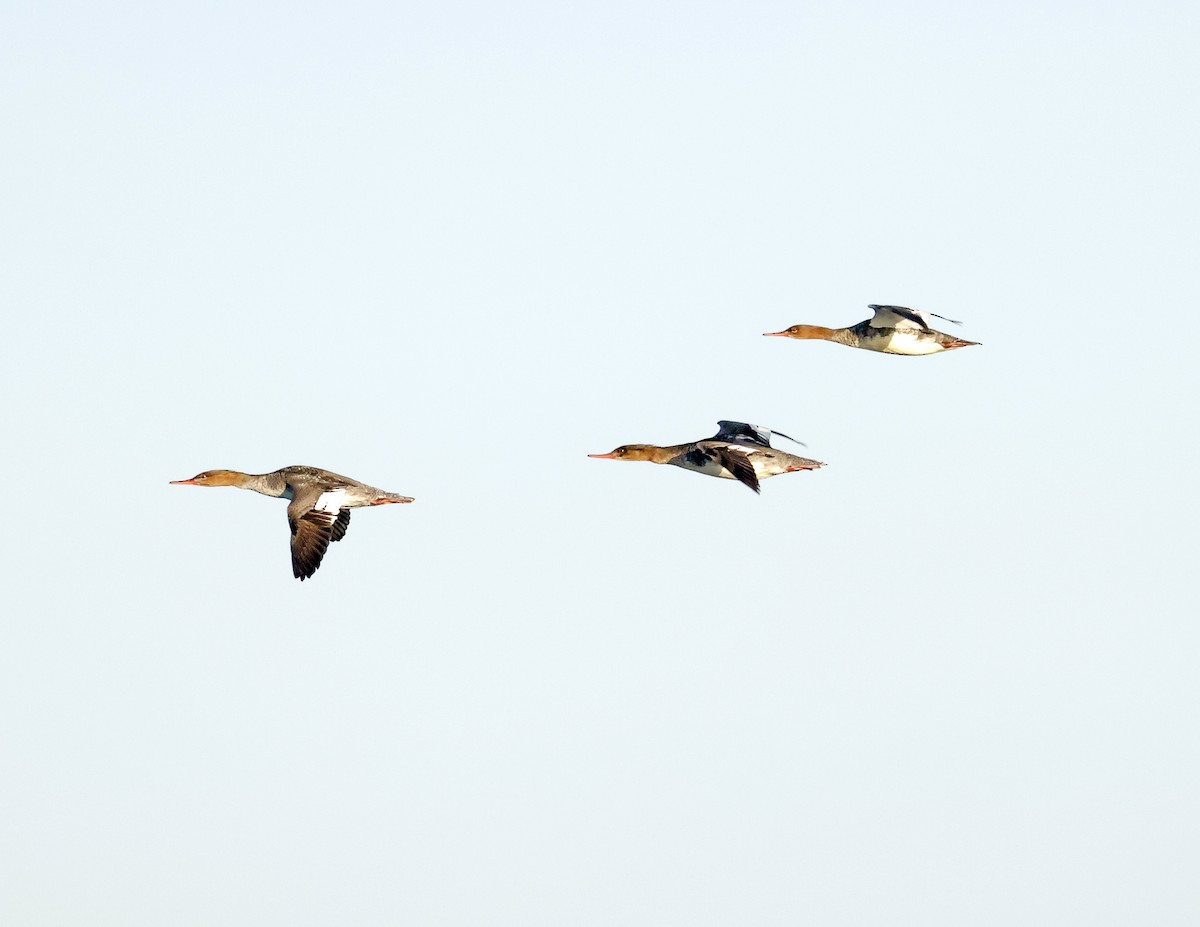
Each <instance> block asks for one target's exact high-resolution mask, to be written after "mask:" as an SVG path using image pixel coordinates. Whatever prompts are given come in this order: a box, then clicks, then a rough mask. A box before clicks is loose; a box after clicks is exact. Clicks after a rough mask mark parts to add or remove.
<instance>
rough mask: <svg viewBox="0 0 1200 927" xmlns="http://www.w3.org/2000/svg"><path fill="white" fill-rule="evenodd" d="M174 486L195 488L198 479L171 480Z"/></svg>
mask: <svg viewBox="0 0 1200 927" xmlns="http://www.w3.org/2000/svg"><path fill="white" fill-rule="evenodd" d="M171 485H172V486H195V485H196V478H195V477H194V476H193V477H192V478H191V479H190V480H171Z"/></svg>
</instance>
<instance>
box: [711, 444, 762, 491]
mask: <svg viewBox="0 0 1200 927" xmlns="http://www.w3.org/2000/svg"><path fill="white" fill-rule="evenodd" d="M716 450H717V456H718V457H720V458H721V466H723V467H724V468H725V469H726V470H728V471H729V472H730V473H732V474H733V475H734V476H735V477H736V478H737V479H738V480H740V481H741V482H743V483H745V484H746V485H747V486H749V487H750V488H751V489H753V490H754V491H755V492H761V490H760V489H759V487H758V474H757V473H755V472H754V464H752V463H751V462H750V456H749V455H748V454H743V453H740V452H739V451H735V450H732V449H730V448H728V447H718V448H717V449H716Z"/></svg>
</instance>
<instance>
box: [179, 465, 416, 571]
mask: <svg viewBox="0 0 1200 927" xmlns="http://www.w3.org/2000/svg"><path fill="white" fill-rule="evenodd" d="M171 483H172V485H175V486H236V487H237V488H238V489H253V490H254V491H255V492H260V493H262V494H263V495H264V496H274V497H276V498H283V499H288V500H290V501H289V503H288V509H287V516H288V526H289V527H290V528H291V529H292V575H293V576H295V577H296V578H297V579H299V580H301V581H304V580H306V579H308V578H309V577H310V576H312V575H313V573H315V572H317V567H319V566H320V565H321V558H322V557H324V556H325V551H326V550H328V549H329V544H330V542H331V541H340V540H341V539H342V538H344V537H345V536H346V528H347V527H348V526H349V525H350V510H351V509H352V508H357V507H358V506H362V505H387V504H388V503H390V502H412V501H413V500H412V497H411V496H401V495H399V494H398V493H394V492H387V491H385V490H382V489H376V488H375V487H374V486H368V485H367V484H366V483H360V482H359V481H358V480H352V479H350V477H348V476H338V475H337V474H336V473H330V472H329V471H328V470H322V469H320V468H319V467H283V468H281V469H279V470H275V471H274V472H272V473H240V472H238V471H237V470H205V471H204V472H203V473H197V474H196V475H195V476H193V477H192V478H191V479H190V480H171Z"/></svg>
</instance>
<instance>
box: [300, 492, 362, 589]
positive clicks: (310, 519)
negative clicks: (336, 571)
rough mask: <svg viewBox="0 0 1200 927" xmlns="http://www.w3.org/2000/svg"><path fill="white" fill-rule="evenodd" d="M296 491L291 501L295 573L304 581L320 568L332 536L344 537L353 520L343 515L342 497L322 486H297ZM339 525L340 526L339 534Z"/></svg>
mask: <svg viewBox="0 0 1200 927" xmlns="http://www.w3.org/2000/svg"><path fill="white" fill-rule="evenodd" d="M293 490H294V491H295V492H296V495H295V496H294V497H293V498H292V501H291V502H290V503H289V504H288V527H289V528H291V529H292V575H293V576H295V577H296V578H297V579H299V580H301V581H304V580H306V579H308V578H309V577H310V576H312V575H313V574H314V573H315V572H317V567H319V566H320V565H321V560H322V558H323V557H324V556H325V551H327V550H328V549H329V543H330V541H332V540H340V539H341V538H342V536H343V535H345V533H346V525H348V524H349V523H350V518H349V514H350V513H349V512H348V511H347V512H346V513H345V515H346V516H347V517H346V518H345V520H344V521H343V519H342V514H343V513H342V511H341V505H340V502H341V498H340V494H338V493H327V492H326V491H325V490H324V489H323V488H322V487H320V486H312V487H302V488H297V487H293ZM335 526H340V530H339V533H338V535H337V538H335V537H334V530H335Z"/></svg>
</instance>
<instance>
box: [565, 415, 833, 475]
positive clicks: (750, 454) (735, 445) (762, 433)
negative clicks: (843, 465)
mask: <svg viewBox="0 0 1200 927" xmlns="http://www.w3.org/2000/svg"><path fill="white" fill-rule="evenodd" d="M717 427H718V428H719V429H720V430H719V431H718V432H717V433H716V434H715V435H713V436H712V437H711V438H708V439H706V440H704V441H693V442H692V443H691V444H674V445H671V446H669V447H659V446H658V445H655V444H624V445H622V446H621V447H619V448H617V449H616V450H615V451H611V452H610V453H608V454H588V456H589V457H598V458H601V459H603V460H649V461H650V462H651V463H657V464H671V465H672V466H674V467H683V468H684V469H685V470H695V471H696V472H697V473H704V474H706V475H708V476H716V477H720V478H721V479H724V480H740V481H741V482H743V483H745V484H746V485H747V486H749V487H750V488H751V489H753V490H754V491H755V492H759V491H760V490H759V485H758V484H759V481H760V480H765V479H766V478H767V477H769V476H777V475H778V474H780V473H791V472H792V471H794V470H816V469H817V468H818V467H823V466H825V465H824V464H823V463H821V462H820V461H819V460H809V459H808V458H807V457H797V456H796V455H795V454H789V453H787V452H786V451H781V450H778V449H776V448H773V447H771V435H779V437H781V438H787V439H788V440H789V441H795V442H796V443H797V444H800V445H802V446H803V442H801V441H796V439H795V438H788V436H787V435H785V434H784V433H783V432H780V431H772V430H771V429H770V428H760V427H759V426H757V425H747V424H746V423H745V422H717Z"/></svg>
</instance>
